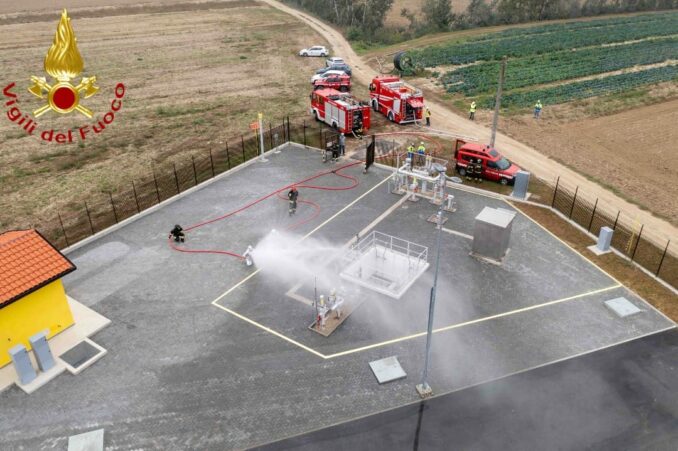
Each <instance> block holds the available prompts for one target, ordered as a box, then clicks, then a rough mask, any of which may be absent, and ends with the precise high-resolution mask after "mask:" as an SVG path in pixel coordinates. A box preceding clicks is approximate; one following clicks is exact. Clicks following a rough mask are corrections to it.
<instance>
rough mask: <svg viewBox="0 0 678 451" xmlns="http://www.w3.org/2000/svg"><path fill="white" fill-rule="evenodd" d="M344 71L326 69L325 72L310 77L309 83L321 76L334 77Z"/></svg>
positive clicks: (343, 73) (342, 73)
mask: <svg viewBox="0 0 678 451" xmlns="http://www.w3.org/2000/svg"><path fill="white" fill-rule="evenodd" d="M345 74H346V72H344V71H343V70H328V71H326V72H323V73H322V74H315V75H314V76H312V77H311V84H313V82H314V81H316V80H320V79H322V78H327V77H335V76H337V75H345Z"/></svg>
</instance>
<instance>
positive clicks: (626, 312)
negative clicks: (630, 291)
mask: <svg viewBox="0 0 678 451" xmlns="http://www.w3.org/2000/svg"><path fill="white" fill-rule="evenodd" d="M605 307H607V308H609V309H610V310H612V311H613V312H614V313H615V314H616V315H617V316H618V317H620V318H626V317H627V316H631V315H635V314H636V313H640V312H642V310H641V309H639V308H638V307H636V306H635V305H634V304H632V303H631V301H629V300H628V299H626V298H614V299H610V300H609V301H605Z"/></svg>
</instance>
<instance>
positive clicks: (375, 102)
mask: <svg viewBox="0 0 678 451" xmlns="http://www.w3.org/2000/svg"><path fill="white" fill-rule="evenodd" d="M372 109H373V110H374V111H379V104H378V103H377V99H372Z"/></svg>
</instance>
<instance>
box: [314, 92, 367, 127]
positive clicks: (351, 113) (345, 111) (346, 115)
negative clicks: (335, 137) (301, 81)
mask: <svg viewBox="0 0 678 451" xmlns="http://www.w3.org/2000/svg"><path fill="white" fill-rule="evenodd" d="M311 113H312V114H313V116H314V117H315V118H316V120H318V121H322V122H325V123H326V124H328V125H329V126H331V127H332V128H334V129H336V130H337V131H338V132H341V133H344V134H347V133H356V134H362V133H364V132H365V131H367V129H368V128H370V106H369V105H368V104H367V103H365V102H360V101H359V100H357V99H355V98H354V97H353V96H351V94H348V93H343V92H339V91H337V90H335V89H330V88H325V89H318V90H317V91H313V92H312V93H311Z"/></svg>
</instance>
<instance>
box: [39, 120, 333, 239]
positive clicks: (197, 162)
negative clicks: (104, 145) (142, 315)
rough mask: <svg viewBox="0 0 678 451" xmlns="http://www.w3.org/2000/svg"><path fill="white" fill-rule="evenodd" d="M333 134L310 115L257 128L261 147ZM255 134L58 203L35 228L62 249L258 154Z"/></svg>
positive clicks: (314, 141)
mask: <svg viewBox="0 0 678 451" xmlns="http://www.w3.org/2000/svg"><path fill="white" fill-rule="evenodd" d="M333 134H335V133H334V131H333V130H331V129H328V128H326V127H324V126H323V124H321V123H318V122H314V121H309V122H306V121H302V122H299V123H296V124H294V123H292V124H291V123H290V120H289V118H286V119H284V120H283V121H282V122H281V123H280V124H279V125H275V126H274V125H272V124H268V126H267V127H266V126H265V127H264V130H263V138H264V139H263V141H264V151H268V150H271V149H273V148H275V147H277V146H279V145H281V144H284V143H287V142H289V141H295V142H299V143H302V144H304V145H308V146H313V147H324V145H325V142H326V141H327V140H328V139H331V138H330V137H331V136H332V135H333ZM259 139H260V138H259V136H256V135H255V134H254V133H252V134H250V135H249V136H247V137H245V136H244V135H241V136H239V137H237V138H234V139H231V140H228V141H227V142H226V143H225V144H223V145H221V146H219V147H210V148H208V149H204V150H203V151H201V152H196V153H193V154H191V155H190V156H188V157H186V158H185V159H184V160H183V161H181V162H175V163H171V164H166V165H162V166H157V167H153V168H152V169H150V170H149V173H148V175H147V176H146V177H143V178H140V179H137V180H132V181H130V182H129V184H128V185H127V186H123V187H120V188H119V189H116V190H113V191H110V192H102V193H101V195H99V196H94V197H92V198H88V199H87V200H83V201H82V203H76V204H69V205H68V206H66V207H64V208H62V209H60V211H59V212H58V213H57V215H56V217H55V218H52V219H51V220H48V221H45V222H42V223H41V224H40V225H38V226H37V227H36V228H37V229H38V230H39V231H40V233H42V234H43V235H44V236H45V237H47V238H48V239H49V240H50V241H51V242H52V243H53V244H54V245H55V246H56V247H57V248H59V249H64V248H66V247H69V246H72V245H73V244H75V243H77V242H78V241H81V240H83V239H85V238H87V237H89V236H92V235H94V234H95V233H97V232H100V231H102V230H104V229H106V228H108V227H110V226H112V225H115V224H117V223H119V222H121V221H124V220H125V219H127V218H129V217H131V216H134V215H135V214H138V213H140V212H142V211H144V210H146V209H148V208H150V207H153V206H154V205H157V204H159V203H160V202H162V201H164V200H167V199H169V198H171V197H173V196H175V195H177V194H179V193H181V192H183V191H186V190H187V189H189V188H192V187H194V186H196V185H198V184H200V183H202V182H204V181H206V180H209V179H211V178H213V177H215V176H216V175H219V174H221V173H223V172H225V171H228V170H229V169H232V168H234V167H236V166H238V165H240V164H243V163H244V162H246V161H248V160H251V159H252V158H256V157H257V156H258V155H259V154H260V152H261V151H260V141H259Z"/></svg>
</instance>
